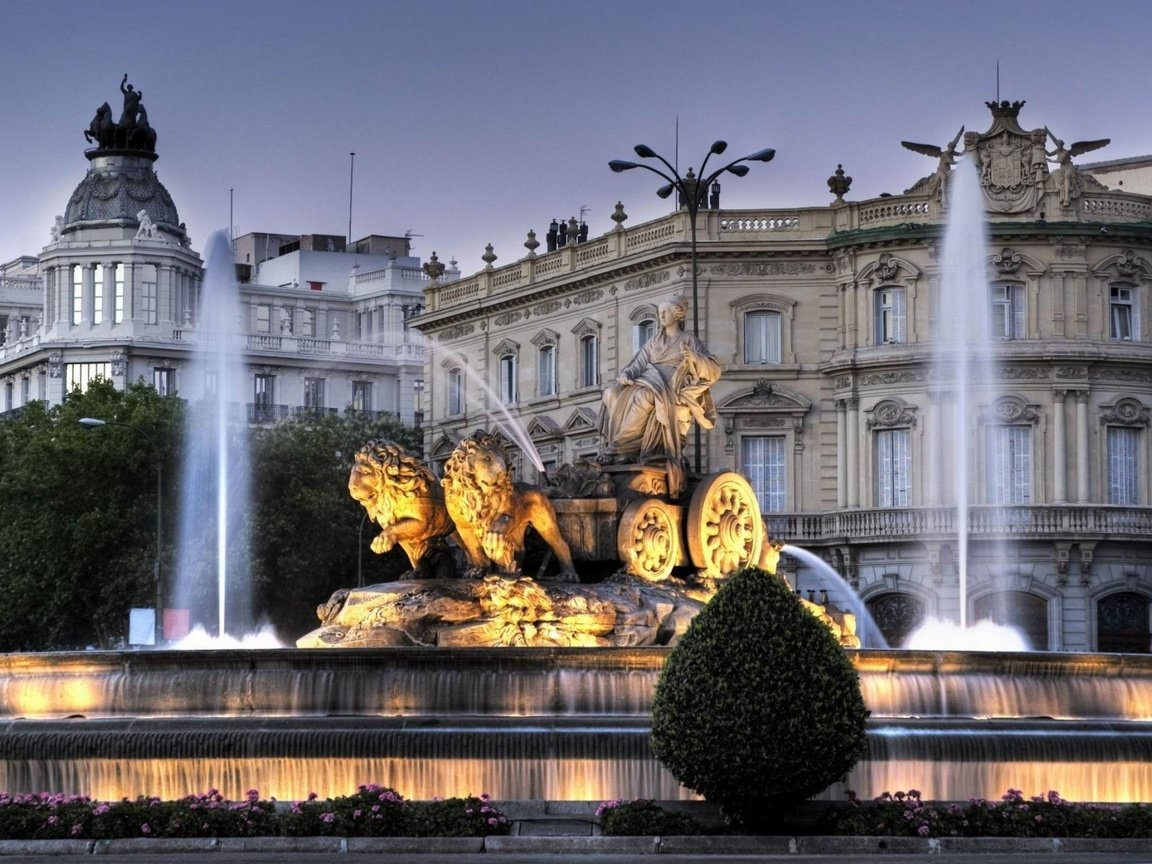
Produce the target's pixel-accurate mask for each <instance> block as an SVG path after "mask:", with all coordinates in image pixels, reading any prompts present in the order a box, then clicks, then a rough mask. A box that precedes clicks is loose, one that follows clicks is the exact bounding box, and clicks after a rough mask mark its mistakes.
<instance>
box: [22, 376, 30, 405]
mask: <svg viewBox="0 0 1152 864" xmlns="http://www.w3.org/2000/svg"><path fill="white" fill-rule="evenodd" d="M31 401H32V379H31V378H29V377H28V376H24V377H23V378H21V379H20V404H21V405H27V404H28V403H29V402H31Z"/></svg>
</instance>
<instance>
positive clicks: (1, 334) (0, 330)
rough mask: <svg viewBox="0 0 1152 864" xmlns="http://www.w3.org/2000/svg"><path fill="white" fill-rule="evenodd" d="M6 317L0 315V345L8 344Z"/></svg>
mask: <svg viewBox="0 0 1152 864" xmlns="http://www.w3.org/2000/svg"><path fill="white" fill-rule="evenodd" d="M8 321H9V319H8V316H7V315H0V345H7V344H8Z"/></svg>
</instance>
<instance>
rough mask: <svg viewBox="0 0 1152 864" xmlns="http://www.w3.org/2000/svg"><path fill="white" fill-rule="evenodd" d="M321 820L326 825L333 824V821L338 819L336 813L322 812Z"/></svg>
mask: <svg viewBox="0 0 1152 864" xmlns="http://www.w3.org/2000/svg"><path fill="white" fill-rule="evenodd" d="M320 821H321V822H323V823H324V824H325V825H331V824H332V823H333V822H335V821H336V814H335V813H321V814H320Z"/></svg>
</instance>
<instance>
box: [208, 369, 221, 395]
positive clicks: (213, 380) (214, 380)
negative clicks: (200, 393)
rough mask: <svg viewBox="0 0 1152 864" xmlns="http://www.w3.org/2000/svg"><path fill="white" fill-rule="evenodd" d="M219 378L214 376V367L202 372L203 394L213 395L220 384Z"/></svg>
mask: <svg viewBox="0 0 1152 864" xmlns="http://www.w3.org/2000/svg"><path fill="white" fill-rule="evenodd" d="M219 380H220V379H219V378H218V377H217V376H216V370H215V369H209V370H207V371H206V372H205V373H204V396H205V397H209V396H215V395H216V390H217V388H218V387H219V386H220V385H219V383H218V382H219Z"/></svg>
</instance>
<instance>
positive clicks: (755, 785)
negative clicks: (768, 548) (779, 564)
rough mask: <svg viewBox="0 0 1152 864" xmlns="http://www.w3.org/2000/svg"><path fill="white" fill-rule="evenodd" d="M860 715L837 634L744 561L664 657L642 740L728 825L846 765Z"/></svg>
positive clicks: (789, 801)
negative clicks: (647, 734) (648, 739)
mask: <svg viewBox="0 0 1152 864" xmlns="http://www.w3.org/2000/svg"><path fill="white" fill-rule="evenodd" d="M867 716H868V712H867V710H866V709H865V707H864V700H863V698H862V697H861V695H860V683H859V679H858V678H857V675H856V670H855V669H854V668H853V666H852V663H851V661H850V660H849V659H848V657H847V655H846V654H845V653H844V650H843V649H842V648H841V647H840V645H839V644H838V642H837V641H836V638H835V637H834V636H833V635H832V633H831V632H830V631H829V630H828V629H827V628H826V627H825V626H824V625H823V624H821V623H820V622H819V621H818V620H817V619H816V618H815V617H813V616H812V615H811V614H810V613H808V612H807V611H805V610H804V609H803V607H801V605H800V604H799V603H798V602H797V600H796V598H795V596H794V595H793V594H792V593H791V592H790V591H789V590H788V587H787V586H786V585H785V584H784V582H783V581H781V580H780V579H778V578H777V577H775V576H773V575H771V574H769V573H766V572H765V571H763V570H758V569H755V568H749V569H746V570H743V571H741V572H740V573H737V574H736V575H734V576H733V577H732V578H731V579H730V580H729V581H728V582H727V583H726V584H725V585H724V586H723V587H721V589H720V590H719V591H718V592H717V593H716V596H715V597H713V598H712V600H711V602H710V603H709V604H708V605H707V606H706V607H705V608H704V609H702V610H701V611H700V613H699V614H698V615H697V616H696V618H695V619H694V620H693V622H692V624H691V626H690V627H689V629H688V631H687V632H686V633H685V634H684V636H683V637H682V639H681V640H680V642H679V644H678V645H677V646H676V647H675V648H674V649H673V651H672V653H671V654H670V655H669V657H668V662H667V663H666V665H665V667H664V671H663V673H662V674H661V676H660V681H659V683H658V685H657V688H656V696H655V700H654V703H653V707H652V749H653V750H654V752H655V753H656V756H657V758H659V759H660V761H661V762H662V763H663V764H664V765H665V767H667V768H668V770H669V771H671V772H672V774H673V776H675V777H676V778H677V779H678V780H679V781H680V782H681V783H683V784H684V785H685V786H687V787H688V788H690V789H693V790H694V791H696V792H698V793H700V794H701V795H703V796H704V797H705V798H706V799H708V800H709V801H714V802H716V803H718V804H719V805H720V807H721V810H722V811H723V813H724V814H725V817H726V818H727V819H728V820H729V821H730V822H731V823H733V824H735V825H743V826H749V827H763V826H765V825H767V824H770V823H771V821H772V820H773V818H774V817H775V816H776V815H778V811H779V809H780V808H782V807H787V806H791V805H794V804H798V803H799V802H801V801H803V800H804V799H806V798H809V797H811V796H812V795H815V794H816V793H817V792H820V791H821V790H823V789H825V788H826V787H827V786H828V785H830V784H831V783H834V782H836V781H837V780H839V779H841V778H842V777H843V776H844V775H845V774H847V773H848V771H849V770H850V769H851V768H852V766H853V765H855V764H856V761H857V760H858V759H859V758H860V756H861V755H863V753H864V747H865V737H864V735H865V720H866V719H867Z"/></svg>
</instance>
